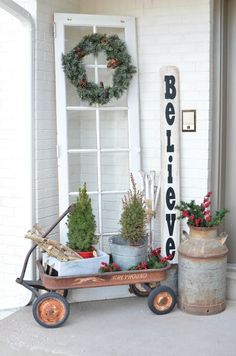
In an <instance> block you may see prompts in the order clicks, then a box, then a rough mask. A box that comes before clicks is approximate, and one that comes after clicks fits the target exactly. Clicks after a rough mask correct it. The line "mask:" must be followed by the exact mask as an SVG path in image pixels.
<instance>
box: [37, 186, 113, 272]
mask: <svg viewBox="0 0 236 356" xmlns="http://www.w3.org/2000/svg"><path fill="white" fill-rule="evenodd" d="M67 226H68V243H67V245H68V247H70V248H71V249H72V250H74V251H75V252H77V253H78V254H79V255H80V256H81V257H82V258H78V259H77V260H74V261H65V262H64V261H63V262H61V261H59V260H58V259H56V258H54V257H51V256H49V255H48V254H46V253H45V254H44V261H43V262H44V264H47V265H49V266H51V267H53V268H54V269H55V270H56V271H57V272H58V275H59V276H70V275H81V274H94V273H98V270H99V267H100V264H101V263H107V264H108V263H109V255H108V254H107V253H105V252H103V251H100V250H97V251H96V249H95V247H94V246H93V245H94V244H96V243H97V242H98V238H97V237H96V236H95V231H96V221H95V217H94V215H93V211H92V204H91V199H90V197H89V195H88V193H87V189H86V184H85V183H84V185H83V187H81V188H80V189H79V195H78V197H77V201H76V204H74V207H73V209H72V210H71V212H70V213H69V214H68V219H67ZM91 257H93V258H91Z"/></svg>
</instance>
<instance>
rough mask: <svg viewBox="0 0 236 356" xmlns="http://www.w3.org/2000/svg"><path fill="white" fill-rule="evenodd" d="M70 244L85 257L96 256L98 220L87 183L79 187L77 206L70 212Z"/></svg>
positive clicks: (68, 235) (68, 221)
mask: <svg viewBox="0 0 236 356" xmlns="http://www.w3.org/2000/svg"><path fill="white" fill-rule="evenodd" d="M67 226H68V234H67V237H68V243H67V244H68V246H69V247H70V248H71V249H72V250H74V251H76V252H77V253H78V254H79V255H80V256H81V257H83V258H91V257H94V251H95V248H94V246H93V245H94V244H96V243H97V242H98V239H97V238H96V236H95V231H96V221H95V217H94V215H93V210H92V204H91V198H90V197H89V195H88V193H87V188H86V183H84V185H83V187H81V188H80V189H79V195H78V197H77V201H76V204H75V208H74V209H73V211H72V212H71V213H69V214H68V219H67Z"/></svg>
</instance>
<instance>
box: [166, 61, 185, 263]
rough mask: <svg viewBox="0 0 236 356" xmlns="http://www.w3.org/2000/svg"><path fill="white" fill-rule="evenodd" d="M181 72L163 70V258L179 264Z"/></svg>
mask: <svg viewBox="0 0 236 356" xmlns="http://www.w3.org/2000/svg"><path fill="white" fill-rule="evenodd" d="M179 118H180V114H179V73H178V69H177V68H176V67H172V66H167V67H163V68H162V69H161V205H162V206H161V239H162V255H166V256H169V255H170V254H172V255H173V258H172V260H171V262H172V263H177V247H178V244H179V220H177V216H176V215H177V214H176V210H175V206H176V205H177V202H179V195H180V194H179V182H180V162H179V127H180V124H179Z"/></svg>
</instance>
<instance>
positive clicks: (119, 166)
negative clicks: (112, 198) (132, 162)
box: [101, 152, 129, 191]
mask: <svg viewBox="0 0 236 356" xmlns="http://www.w3.org/2000/svg"><path fill="white" fill-rule="evenodd" d="M101 178H102V191H111V190H113V191H119V190H121V191H127V190H128V189H129V153H128V152H109V153H108V152H104V153H101Z"/></svg>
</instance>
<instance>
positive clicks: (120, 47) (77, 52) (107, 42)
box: [62, 33, 136, 105]
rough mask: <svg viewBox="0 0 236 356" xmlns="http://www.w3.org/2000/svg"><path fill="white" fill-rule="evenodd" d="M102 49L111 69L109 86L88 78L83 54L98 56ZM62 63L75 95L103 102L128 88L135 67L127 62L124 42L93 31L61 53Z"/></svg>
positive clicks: (108, 100)
mask: <svg viewBox="0 0 236 356" xmlns="http://www.w3.org/2000/svg"><path fill="white" fill-rule="evenodd" d="M102 51H104V52H105V56H106V61H107V68H108V69H112V70H114V73H113V77H112V84H113V85H112V86H105V85H104V83H103V81H100V82H99V84H98V83H95V82H90V81H89V80H88V77H87V74H86V65H85V64H84V62H83V58H84V57H85V56H87V55H89V54H93V55H94V56H96V57H97V56H98V54H99V53H100V52H102ZM62 66H63V70H64V72H65V75H66V77H67V78H68V80H69V81H70V82H71V83H72V84H73V85H74V86H75V87H76V90H77V93H78V95H79V97H80V98H81V99H82V100H83V101H86V102H88V103H89V105H92V104H100V105H104V104H107V103H108V102H110V100H111V99H112V98H116V99H119V98H120V97H121V96H122V94H123V93H124V91H125V90H127V89H128V87H129V84H130V81H131V79H132V77H133V74H134V73H135V72H136V68H135V67H134V66H133V65H132V64H131V56H130V55H129V54H128V51H127V48H126V45H125V43H124V42H123V41H122V40H121V39H120V38H119V37H118V36H117V35H113V36H107V35H106V34H100V33H94V34H92V35H87V36H84V37H83V39H82V40H81V41H80V42H79V43H78V44H77V45H76V46H75V47H74V48H73V49H72V50H71V51H70V52H68V53H67V54H63V55H62Z"/></svg>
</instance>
